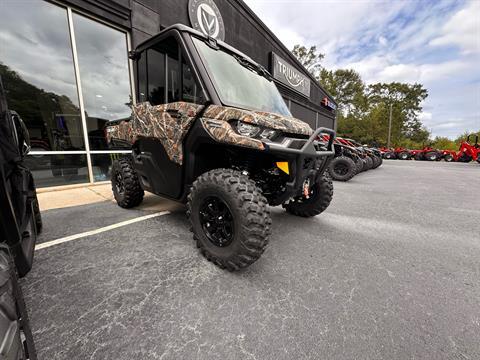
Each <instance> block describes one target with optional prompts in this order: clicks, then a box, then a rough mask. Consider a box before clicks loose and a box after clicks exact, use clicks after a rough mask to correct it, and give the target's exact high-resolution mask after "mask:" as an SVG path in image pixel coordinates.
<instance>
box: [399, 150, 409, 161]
mask: <svg viewBox="0 0 480 360" xmlns="http://www.w3.org/2000/svg"><path fill="white" fill-rule="evenodd" d="M398 158H399V159H400V160H408V159H409V158H410V155H409V154H408V153H407V152H406V151H402V152H401V153H400V154H398Z"/></svg>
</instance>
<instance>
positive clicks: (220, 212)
mask: <svg viewBox="0 0 480 360" xmlns="http://www.w3.org/2000/svg"><path fill="white" fill-rule="evenodd" d="M200 224H201V225H202V229H203V231H204V232H205V235H206V236H207V238H208V240H210V242H211V243H212V244H214V245H215V246H219V247H225V246H228V245H230V243H231V242H232V241H233V234H234V222H233V216H232V213H231V211H230V208H229V207H228V205H227V204H226V203H225V202H224V201H223V200H222V199H220V198H219V197H217V196H208V197H206V198H205V199H204V200H203V201H202V203H201V205H200Z"/></svg>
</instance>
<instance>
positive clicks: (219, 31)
mask: <svg viewBox="0 0 480 360" xmlns="http://www.w3.org/2000/svg"><path fill="white" fill-rule="evenodd" d="M188 16H189V17H190V23H191V24H192V27H193V28H194V29H195V30H198V31H200V32H201V33H203V34H205V35H207V36H211V37H213V38H215V39H217V40H222V41H223V40H225V25H224V24H223V19H222V14H220V11H219V10H218V8H217V5H215V3H214V2H213V0H190V1H189V2H188Z"/></svg>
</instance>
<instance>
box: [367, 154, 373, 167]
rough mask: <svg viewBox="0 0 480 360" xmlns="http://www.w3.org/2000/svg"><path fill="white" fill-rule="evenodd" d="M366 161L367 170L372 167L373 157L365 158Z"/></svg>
mask: <svg viewBox="0 0 480 360" xmlns="http://www.w3.org/2000/svg"><path fill="white" fill-rule="evenodd" d="M365 160H366V162H367V170H371V169H372V168H373V159H372V158H371V157H370V156H367V157H366V158H365Z"/></svg>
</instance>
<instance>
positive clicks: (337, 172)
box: [328, 156, 357, 181]
mask: <svg viewBox="0 0 480 360" xmlns="http://www.w3.org/2000/svg"><path fill="white" fill-rule="evenodd" d="M328 172H329V173H330V176H331V177H332V179H333V180H338V181H348V180H350V179H351V178H353V177H354V176H355V174H356V173H357V165H356V164H355V162H354V161H353V160H352V159H350V158H349V157H346V156H339V157H336V158H335V159H333V160H332V161H331V162H330V164H329V165H328Z"/></svg>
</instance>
